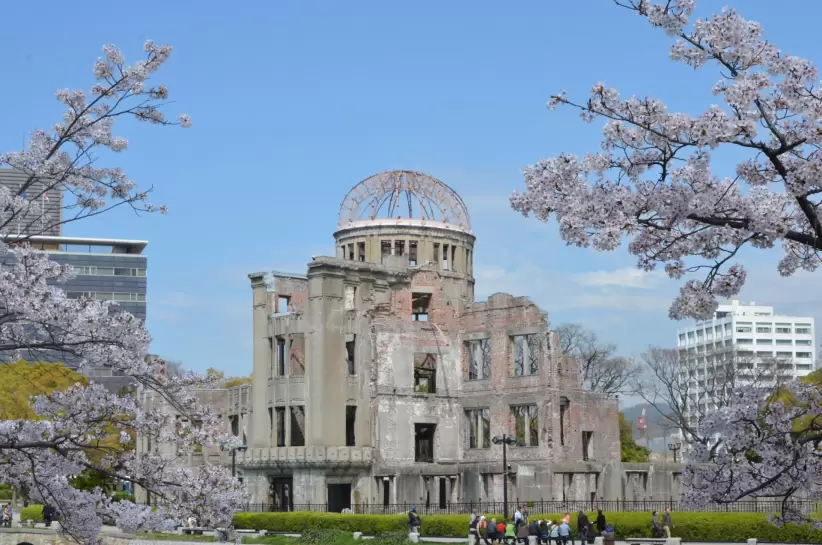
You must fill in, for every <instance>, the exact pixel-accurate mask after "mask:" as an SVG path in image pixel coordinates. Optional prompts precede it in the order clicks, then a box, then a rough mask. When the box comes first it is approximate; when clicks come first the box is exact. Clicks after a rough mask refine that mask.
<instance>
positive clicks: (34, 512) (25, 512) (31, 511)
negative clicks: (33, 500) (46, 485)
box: [20, 504, 43, 522]
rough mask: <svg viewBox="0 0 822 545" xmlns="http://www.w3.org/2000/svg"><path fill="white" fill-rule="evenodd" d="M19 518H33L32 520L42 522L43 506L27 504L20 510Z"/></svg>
mask: <svg viewBox="0 0 822 545" xmlns="http://www.w3.org/2000/svg"><path fill="white" fill-rule="evenodd" d="M20 520H33V521H34V522H43V506H42V505H37V504H34V505H29V506H28V507H23V509H21V510H20Z"/></svg>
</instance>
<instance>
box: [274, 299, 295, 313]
mask: <svg viewBox="0 0 822 545" xmlns="http://www.w3.org/2000/svg"><path fill="white" fill-rule="evenodd" d="M286 312H291V297H288V296H287V295H280V296H279V297H277V310H276V312H275V314H285V313H286Z"/></svg>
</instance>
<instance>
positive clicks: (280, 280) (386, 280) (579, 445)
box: [229, 171, 622, 511]
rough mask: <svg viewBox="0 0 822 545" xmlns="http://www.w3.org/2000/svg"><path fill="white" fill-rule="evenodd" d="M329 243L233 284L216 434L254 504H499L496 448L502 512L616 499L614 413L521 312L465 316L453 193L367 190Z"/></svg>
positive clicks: (504, 301) (466, 225)
mask: <svg viewBox="0 0 822 545" xmlns="http://www.w3.org/2000/svg"><path fill="white" fill-rule="evenodd" d="M334 238H335V241H336V256H335V257H316V258H314V259H313V260H312V261H311V262H310V263H308V267H307V272H306V274H304V275H301V274H286V273H280V272H274V271H271V272H259V273H253V274H250V275H249V278H250V280H251V287H252V291H253V313H254V314H253V315H254V318H253V337H254V348H253V358H254V362H253V363H254V369H253V375H252V378H253V383H252V386H251V392H250V396H249V399H250V402H248V403H243V402H242V401H241V399H244V398H241V396H234V395H232V396H231V401H230V403H229V419H230V422H231V426H232V429H233V430H234V433H235V434H238V435H239V434H241V433H242V434H244V435H245V436H246V438H247V442H248V450H247V451H246V452H244V453H242V454H241V455H240V454H238V457H237V465H238V467H239V468H240V469H241V471H242V474H243V479H244V481H245V482H246V483H247V484H248V486H249V491H250V493H251V494H252V496H253V501H254V502H255V503H264V504H275V505H277V506H278V507H283V508H288V507H291V506H292V505H305V504H309V503H311V504H325V503H327V504H328V508H329V510H333V511H340V510H342V509H344V508H347V507H353V506H356V505H359V504H364V503H368V504H370V505H374V504H377V505H380V504H395V503H405V502H408V503H416V504H420V505H426V504H428V505H436V504H440V505H443V504H445V503H447V502H455V501H460V502H468V501H478V500H480V499H481V500H483V501H489V500H490V501H501V500H502V488H503V478H504V472H503V465H502V446H500V445H496V444H494V442H493V441H492V438H493V437H495V436H500V435H502V434H508V435H511V436H514V437H515V438H516V442H517V444H516V445H515V446H511V447H508V461H509V464H510V472H509V477H508V478H509V479H510V481H509V491H510V498H511V499H512V501H513V500H514V499H519V500H521V501H522V500H539V499H544V500H572V499H573V500H591V499H594V498H605V497H609V496H613V497H618V496H621V495H622V492H621V490H618V488H619V486H620V485H619V481H620V480H621V479H620V478H619V476H617V477H616V480H615V482H614V483H612V484H611V483H610V481H613V480H614V479H610V480H609V479H607V478H605V477H604V476H603V475H605V472H606V468H607V467H608V466H609V465H613V464H615V463H616V464H619V453H620V447H619V429H618V412H617V403H616V402H615V401H612V400H608V399H606V398H604V397H602V396H599V395H597V394H593V393H591V392H587V391H584V390H583V389H582V388H581V380H580V376H579V369H578V367H577V365H575V363H574V362H573V361H568V360H566V359H563V358H560V357H558V353H557V351H556V349H555V342H554V340H553V338H552V334H551V331H550V324H549V322H548V318H547V316H546V315H545V313H543V312H542V311H540V309H539V308H538V307H537V306H536V305H535V304H534V303H533V302H531V301H530V300H529V299H528V298H527V297H515V296H512V295H508V294H504V293H498V294H495V295H492V296H491V297H489V298H488V300H487V301H482V302H479V301H475V300H474V276H473V272H474V269H473V256H474V244H475V242H476V239H475V236H474V234H473V233H472V231H471V223H470V219H469V215H468V210H467V208H466V206H465V204H464V203H463V201H462V199H461V198H460V197H459V196H458V195H457V194H456V193H455V192H454V191H453V190H452V189H450V188H449V187H448V186H446V185H445V184H443V183H442V182H440V181H438V180H435V179H433V178H431V177H430V176H427V175H425V174H422V173H418V172H410V171H393V172H386V173H382V174H378V175H376V176H373V177H371V178H368V179H367V180H365V181H363V182H362V183H360V184H358V185H357V186H355V187H354V188H353V189H352V190H351V191H350V192H349V194H348V195H347V196H346V198H345V200H344V202H343V204H342V207H341V211H340V217H339V224H338V229H337V231H336V232H335V233H334ZM525 288H526V286H523V289H525ZM246 388H248V387H246ZM615 475H616V474H615ZM611 489H613V490H611Z"/></svg>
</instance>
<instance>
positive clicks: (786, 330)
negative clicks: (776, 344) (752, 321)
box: [776, 324, 793, 334]
mask: <svg viewBox="0 0 822 545" xmlns="http://www.w3.org/2000/svg"><path fill="white" fill-rule="evenodd" d="M776 332H777V333H783V334H784V333H788V334H790V333H793V328H792V327H790V326H781V325H779V324H777V326H776Z"/></svg>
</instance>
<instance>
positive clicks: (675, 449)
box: [668, 442, 682, 463]
mask: <svg viewBox="0 0 822 545" xmlns="http://www.w3.org/2000/svg"><path fill="white" fill-rule="evenodd" d="M680 449H682V443H679V442H677V443H668V450H670V451H671V452H673V453H674V463H676V453H677V452H679V451H680Z"/></svg>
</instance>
